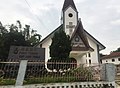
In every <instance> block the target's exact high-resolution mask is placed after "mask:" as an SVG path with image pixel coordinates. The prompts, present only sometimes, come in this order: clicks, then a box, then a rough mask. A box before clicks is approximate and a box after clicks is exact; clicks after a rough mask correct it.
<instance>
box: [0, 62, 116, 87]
mask: <svg viewBox="0 0 120 88" xmlns="http://www.w3.org/2000/svg"><path fill="white" fill-rule="evenodd" d="M46 64H47V65H48V69H50V70H47V69H46V68H45V62H44V61H40V60H31V61H28V64H27V70H26V74H25V80H24V84H40V83H41V85H30V86H31V87H30V86H24V87H25V88H65V87H66V88H87V87H89V86H93V87H94V86H95V87H96V88H97V86H98V87H100V88H106V87H104V86H108V88H115V87H110V86H115V83H114V82H102V80H101V70H102V68H101V65H99V64H97V65H96V64H95V65H93V64H92V65H88V64H81V65H79V66H77V64H76V62H75V61H62V60H61V61H50V62H48V63H46ZM18 68H19V61H18V60H9V61H6V62H4V61H0V85H3V84H4V81H5V82H7V84H5V85H9V84H12V85H14V84H15V80H16V78H17V73H18ZM2 83H3V84H2ZM42 83H49V84H48V85H49V86H45V85H44V86H43V85H42ZM50 83H57V84H54V85H56V86H53V85H52V84H50ZM71 84H72V85H71ZM51 85H52V86H51ZM58 86H59V87H58ZM24 87H23V88H24ZM1 88H2V86H1ZM3 88H8V87H7V86H6V87H3ZM9 88H10V87H9ZM11 88H13V86H12V87H11Z"/></svg>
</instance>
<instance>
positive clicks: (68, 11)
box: [61, 0, 78, 36]
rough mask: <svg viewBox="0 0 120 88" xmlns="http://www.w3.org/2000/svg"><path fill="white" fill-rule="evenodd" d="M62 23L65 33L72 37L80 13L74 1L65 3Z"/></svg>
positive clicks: (66, 0) (68, 0) (67, 0)
mask: <svg viewBox="0 0 120 88" xmlns="http://www.w3.org/2000/svg"><path fill="white" fill-rule="evenodd" d="M61 21H62V23H63V28H64V31H65V33H66V34H67V35H69V36H71V35H72V33H73V32H74V30H75V27H76V25H77V22H78V12H77V9H76V6H75V4H74V1H73V0H65V1H64V5H63V8H62V17H61Z"/></svg>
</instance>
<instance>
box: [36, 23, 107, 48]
mask: <svg viewBox="0 0 120 88" xmlns="http://www.w3.org/2000/svg"><path fill="white" fill-rule="evenodd" d="M59 30H63V24H61V25H60V26H59V27H58V28H56V29H55V30H54V31H53V32H51V33H50V34H49V35H48V36H46V37H45V38H44V39H43V40H42V41H40V43H39V44H37V45H35V46H34V47H36V46H38V45H40V44H43V43H44V42H45V41H46V40H47V39H48V38H52V37H53V35H54V33H55V32H56V31H59ZM84 33H85V34H86V37H89V38H91V39H92V40H93V41H94V42H95V43H96V44H97V45H98V46H99V47H100V48H99V50H103V49H105V48H106V47H105V46H104V45H103V44H102V43H100V42H99V41H98V40H97V39H95V38H94V37H93V36H92V35H91V34H89V33H88V32H87V31H86V30H85V29H84Z"/></svg>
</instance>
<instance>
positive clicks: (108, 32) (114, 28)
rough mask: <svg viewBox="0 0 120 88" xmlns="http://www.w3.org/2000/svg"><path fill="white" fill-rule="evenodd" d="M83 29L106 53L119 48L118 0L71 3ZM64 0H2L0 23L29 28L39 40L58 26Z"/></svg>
mask: <svg viewBox="0 0 120 88" xmlns="http://www.w3.org/2000/svg"><path fill="white" fill-rule="evenodd" d="M74 2H75V4H76V8H77V10H78V12H79V18H81V20H82V24H83V27H84V29H85V30H86V31H88V32H89V33H90V34H91V35H92V36H94V37H95V38H96V39H97V40H98V41H100V42H101V43H102V44H103V45H105V46H106V49H105V50H102V51H101V53H103V54H109V53H110V52H111V51H114V50H116V49H117V48H118V47H120V0H74ZM63 3H64V0H1V2H0V21H1V22H2V23H3V25H6V24H12V23H14V24H15V23H16V21H17V20H20V21H21V23H23V24H29V25H31V28H33V29H35V30H37V32H38V33H39V34H41V35H42V39H43V38H44V37H46V36H47V35H48V34H49V33H51V32H52V31H53V30H55V28H57V27H58V26H59V25H60V24H61V23H60V18H61V10H62V6H63Z"/></svg>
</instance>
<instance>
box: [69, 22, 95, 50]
mask: <svg viewBox="0 0 120 88" xmlns="http://www.w3.org/2000/svg"><path fill="white" fill-rule="evenodd" d="M76 33H77V34H78V35H79V36H80V38H81V39H82V41H83V43H84V44H85V49H86V50H92V51H93V50H94V49H92V48H91V47H90V45H89V43H88V40H87V37H86V34H85V31H84V29H83V25H82V22H81V20H79V21H78V24H77V26H76V28H75V31H74V32H73V34H72V36H71V40H72V39H73V38H74V36H75V35H76Z"/></svg>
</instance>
